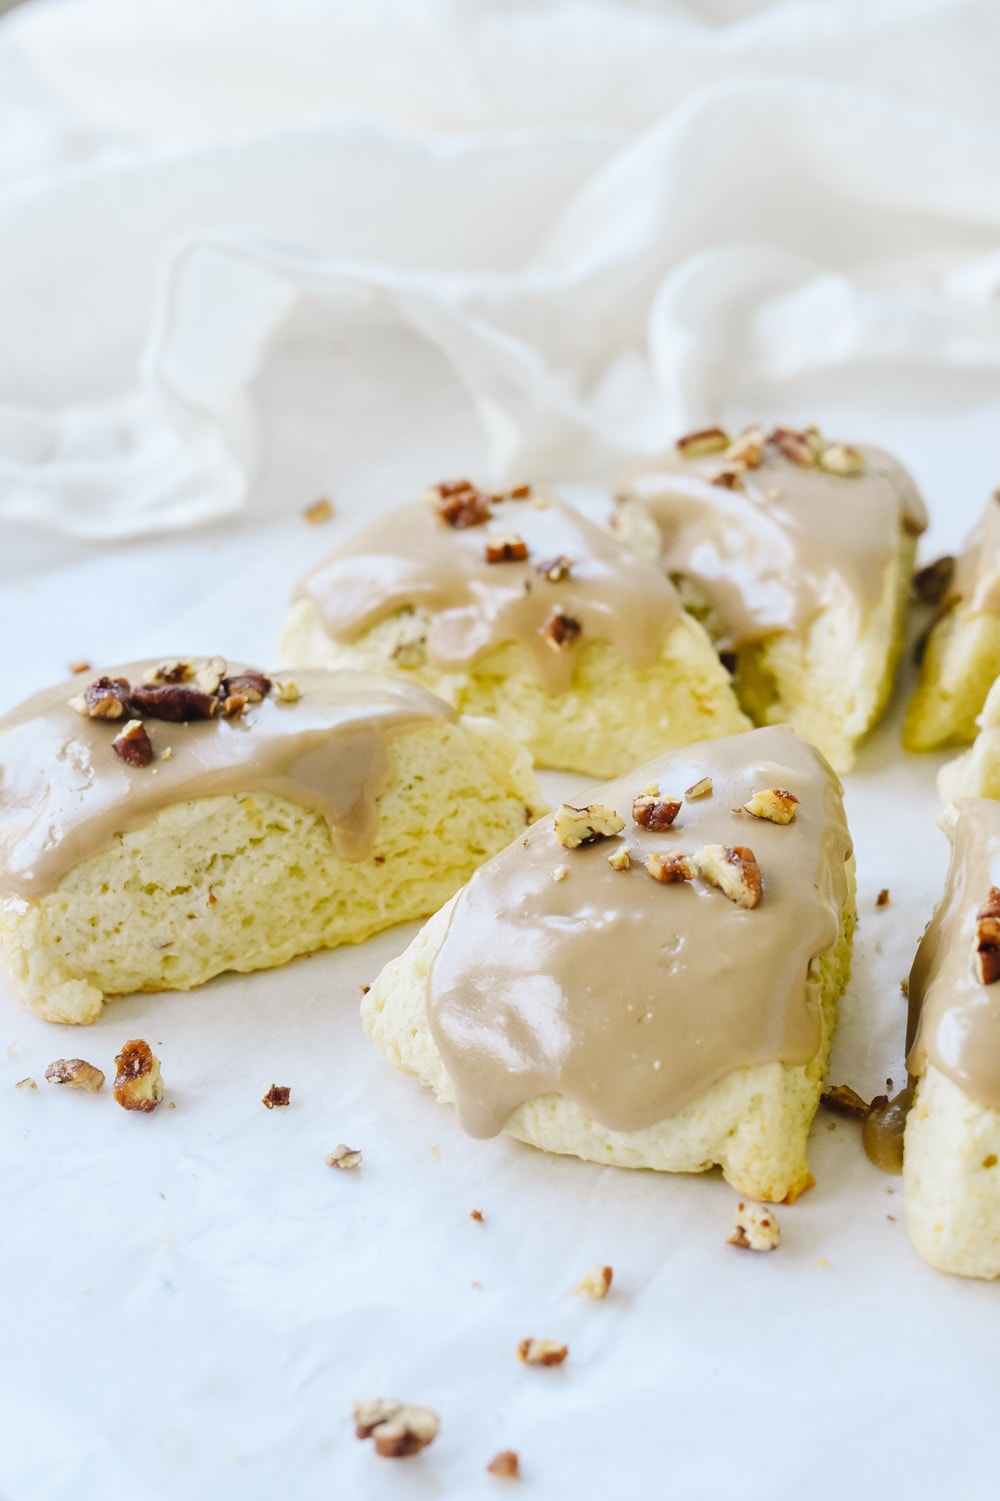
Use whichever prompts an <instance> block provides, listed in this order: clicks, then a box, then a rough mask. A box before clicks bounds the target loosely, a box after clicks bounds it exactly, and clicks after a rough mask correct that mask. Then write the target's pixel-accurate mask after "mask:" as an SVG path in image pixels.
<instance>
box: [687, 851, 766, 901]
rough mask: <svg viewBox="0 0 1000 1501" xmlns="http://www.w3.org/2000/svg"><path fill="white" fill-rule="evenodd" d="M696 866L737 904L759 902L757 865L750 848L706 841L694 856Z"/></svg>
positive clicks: (759, 883)
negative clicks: (707, 842)
mask: <svg viewBox="0 0 1000 1501" xmlns="http://www.w3.org/2000/svg"><path fill="white" fill-rule="evenodd" d="M695 861H696V862H697V865H698V869H699V870H700V872H701V874H702V875H703V876H704V878H705V880H706V881H708V882H709V883H710V884H711V885H712V886H718V888H719V890H720V891H722V892H723V893H724V894H725V895H726V896H728V898H729V900H730V901H731V902H735V903H736V904H737V906H739V907H756V906H758V905H759V904H760V897H761V877H760V866H759V865H758V864H757V857H756V856H755V855H754V852H753V850H749V849H747V848H746V847H745V846H744V845H740V844H737V845H732V846H726V845H722V844H706V845H705V847H704V849H702V850H699V851H698V854H697V855H696V856H695Z"/></svg>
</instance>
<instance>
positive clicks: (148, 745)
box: [111, 719, 153, 766]
mask: <svg viewBox="0 0 1000 1501" xmlns="http://www.w3.org/2000/svg"><path fill="white" fill-rule="evenodd" d="M111 749H112V750H113V751H114V753H115V755H116V756H120V757H121V759H122V760H123V761H124V762H125V764H126V765H127V766H148V765H149V764H150V762H151V761H152V759H153V742H152V741H151V740H150V738H149V736H148V734H147V733H146V726H145V725H144V724H143V722H142V720H141V719H130V720H129V722H128V724H127V725H126V726H125V728H124V729H122V730H119V732H118V734H117V735H116V736H115V738H114V739H113V740H112V742H111Z"/></svg>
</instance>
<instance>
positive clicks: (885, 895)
mask: <svg viewBox="0 0 1000 1501" xmlns="http://www.w3.org/2000/svg"><path fill="white" fill-rule="evenodd" d="M875 905H876V907H888V905H889V888H888V886H883V887H882V890H881V891H880V892H879V894H878V896H877V897H876V898H875Z"/></svg>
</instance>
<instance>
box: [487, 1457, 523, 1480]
mask: <svg viewBox="0 0 1000 1501" xmlns="http://www.w3.org/2000/svg"><path fill="white" fill-rule="evenodd" d="M486 1473H487V1474H488V1475H500V1476H502V1478H503V1479H504V1480H520V1478H521V1461H520V1460H519V1459H518V1457H517V1451H516V1449H501V1450H500V1453H499V1454H494V1456H493V1458H492V1459H491V1460H490V1462H489V1464H488V1465H487V1466H486Z"/></svg>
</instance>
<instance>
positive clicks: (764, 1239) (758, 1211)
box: [728, 1203, 781, 1251]
mask: <svg viewBox="0 0 1000 1501" xmlns="http://www.w3.org/2000/svg"><path fill="white" fill-rule="evenodd" d="M780 1239H781V1227H780V1225H779V1224H778V1221H777V1218H776V1216H775V1214H774V1211H773V1210H772V1209H765V1208H764V1206H763V1205H762V1204H744V1203H740V1204H739V1205H738V1207H737V1210H736V1224H735V1228H734V1230H733V1233H732V1235H731V1236H730V1237H729V1242H728V1244H729V1245H731V1246H739V1247H740V1249H741V1250H743V1251H773V1250H775V1249H776V1248H777V1245H778V1242H779V1241H780Z"/></svg>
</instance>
